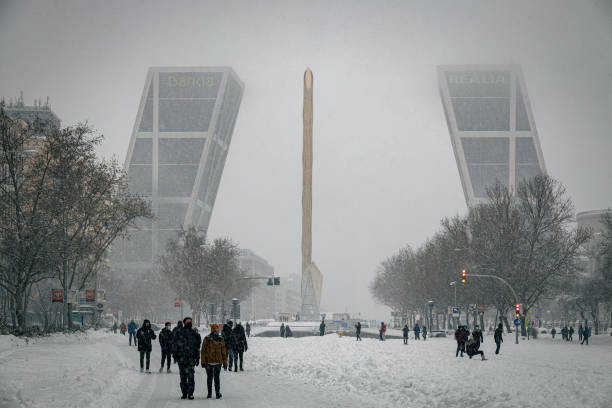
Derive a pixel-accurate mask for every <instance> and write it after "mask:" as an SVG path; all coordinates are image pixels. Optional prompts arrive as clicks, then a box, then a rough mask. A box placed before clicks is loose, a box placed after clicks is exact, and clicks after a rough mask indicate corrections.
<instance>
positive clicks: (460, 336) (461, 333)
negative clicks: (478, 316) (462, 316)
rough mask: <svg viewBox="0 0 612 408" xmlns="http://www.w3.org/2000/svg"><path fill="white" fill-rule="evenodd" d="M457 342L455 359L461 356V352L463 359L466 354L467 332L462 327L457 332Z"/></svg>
mask: <svg viewBox="0 0 612 408" xmlns="http://www.w3.org/2000/svg"><path fill="white" fill-rule="evenodd" d="M455 340H456V341H457V351H456V352H455V357H458V356H459V352H461V357H463V353H465V342H466V341H467V330H464V329H463V326H461V325H459V327H457V330H455Z"/></svg>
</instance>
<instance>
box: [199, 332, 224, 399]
mask: <svg viewBox="0 0 612 408" xmlns="http://www.w3.org/2000/svg"><path fill="white" fill-rule="evenodd" d="M201 361H202V367H204V369H206V387H207V390H208V395H207V396H206V398H212V383H213V380H214V382H215V395H216V397H217V399H219V398H221V380H220V378H219V376H220V374H221V366H223V368H225V369H227V350H226V347H225V342H224V341H223V337H221V336H220V335H219V326H218V325H216V324H211V325H210V334H209V335H208V336H206V337H204V342H203V343H202V353H201Z"/></svg>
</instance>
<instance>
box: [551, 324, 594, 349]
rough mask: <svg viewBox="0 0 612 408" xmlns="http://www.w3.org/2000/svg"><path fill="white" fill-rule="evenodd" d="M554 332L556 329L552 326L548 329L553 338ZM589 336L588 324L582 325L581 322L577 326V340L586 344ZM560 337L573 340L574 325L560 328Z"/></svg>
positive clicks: (555, 332)
mask: <svg viewBox="0 0 612 408" xmlns="http://www.w3.org/2000/svg"><path fill="white" fill-rule="evenodd" d="M556 334H557V329H555V328H554V327H553V328H552V330H551V331H550V335H551V337H552V338H553V339H554V338H555V335H556ZM589 337H591V328H590V327H589V326H588V325H586V326H585V327H582V324H580V327H578V341H579V342H580V344H584V343H585V342H586V344H587V346H588V345H589ZM561 338H562V339H563V340H565V341H574V326H570V327H569V328H568V327H567V326H565V327H563V328H562V329H561Z"/></svg>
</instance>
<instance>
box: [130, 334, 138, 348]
mask: <svg viewBox="0 0 612 408" xmlns="http://www.w3.org/2000/svg"><path fill="white" fill-rule="evenodd" d="M132 337H133V338H134V345H135V346H137V345H138V343H137V341H136V333H130V346H131V345H132Z"/></svg>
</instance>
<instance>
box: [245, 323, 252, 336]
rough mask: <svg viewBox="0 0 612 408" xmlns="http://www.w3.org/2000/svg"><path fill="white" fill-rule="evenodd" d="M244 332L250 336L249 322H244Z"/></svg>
mask: <svg viewBox="0 0 612 408" xmlns="http://www.w3.org/2000/svg"><path fill="white" fill-rule="evenodd" d="M245 332H246V335H247V337H251V325H250V324H249V322H246V326H245Z"/></svg>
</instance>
